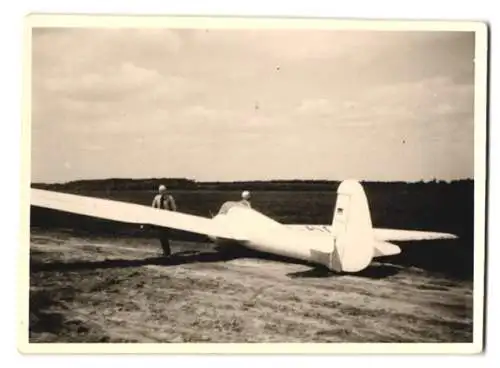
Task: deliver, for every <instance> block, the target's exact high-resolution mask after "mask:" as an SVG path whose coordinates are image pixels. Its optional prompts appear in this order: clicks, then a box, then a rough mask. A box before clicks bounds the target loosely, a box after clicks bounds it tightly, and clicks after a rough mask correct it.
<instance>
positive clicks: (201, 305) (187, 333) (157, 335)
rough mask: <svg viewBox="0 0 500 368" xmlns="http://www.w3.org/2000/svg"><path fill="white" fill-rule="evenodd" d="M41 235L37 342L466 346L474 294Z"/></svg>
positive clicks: (209, 253) (466, 288)
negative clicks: (165, 256) (168, 255)
mask: <svg viewBox="0 0 500 368" xmlns="http://www.w3.org/2000/svg"><path fill="white" fill-rule="evenodd" d="M173 245H174V247H173V250H174V252H175V253H176V254H177V256H175V257H174V258H173V259H172V260H169V261H166V260H163V259H162V258H158V256H160V253H159V252H160V248H159V246H158V244H157V242H156V240H155V239H131V240H130V239H128V240H127V239H110V238H108V239H107V238H91V239H88V238H87V239H85V238H82V237H74V236H72V235H71V234H67V233H55V232H40V233H34V234H33V236H32V241H31V256H32V259H31V298H30V299H31V300H30V307H31V310H30V340H31V341H32V342H104V341H106V342H194V341H207V342H327V341H344V342H345V341H349V342H367V341H372V342H386V341H387V342H395V341H396V342H415V341H418V342H435V341H446V342H459V341H463V342H466V341H471V340H472V283H471V282H470V281H464V280H461V281H458V280H451V279H448V278H445V277H442V276H441V277H440V276H439V275H433V274H431V273H428V272H425V271H423V270H420V269H417V268H411V267H410V268H404V267H402V266H396V265H390V264H378V263H376V264H374V266H373V267H371V268H370V269H368V270H367V272H365V273H363V274H362V275H360V276H351V275H349V276H339V275H334V274H331V273H328V272H326V271H325V270H321V269H314V268H311V267H310V266H308V265H300V264H293V263H288V262H284V261H283V262H281V261H279V260H269V259H259V258H256V259H252V258H247V257H242V258H239V257H236V258H234V259H232V258H233V256H232V255H231V254H229V253H219V252H217V251H215V250H214V249H213V248H212V247H211V246H210V245H209V244H204V245H203V244H196V243H188V242H175V243H173Z"/></svg>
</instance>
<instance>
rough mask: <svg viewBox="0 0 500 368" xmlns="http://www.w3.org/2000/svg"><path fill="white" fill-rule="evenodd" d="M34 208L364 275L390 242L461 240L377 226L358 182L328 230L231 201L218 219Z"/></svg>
mask: <svg viewBox="0 0 500 368" xmlns="http://www.w3.org/2000/svg"><path fill="white" fill-rule="evenodd" d="M31 205H33V206H37V207H43V208H49V209H54V210H59V211H64V212H70V213H76V214H80V215H86V216H91V217H97V218H102V219H107V220H113V221H119V222H125V223H133V224H141V225H142V224H148V225H153V226H158V227H165V228H172V229H177V230H182V231H186V232H191V233H196V234H202V235H205V236H207V237H208V238H209V239H211V240H212V241H213V242H214V243H216V244H226V245H227V244H228V243H229V244H231V245H234V246H238V245H240V246H244V247H247V248H250V249H254V250H257V251H261V252H267V253H272V254H276V255H279V256H285V257H290V258H294V259H300V260H305V261H309V262H312V263H315V264H320V265H324V266H326V267H328V268H329V269H330V270H333V271H337V272H344V273H347V272H352V273H355V272H359V271H362V270H363V269H365V268H366V267H368V266H369V265H370V263H371V261H372V259H373V258H376V257H383V256H389V255H394V254H399V253H400V252H401V249H400V247H399V246H397V245H395V244H392V243H389V241H417V240H433V239H456V238H457V236H456V235H453V234H448V233H438V232H429V231H416V230H396V229H376V228H373V227H372V220H371V215H370V209H369V207H368V200H367V198H366V194H365V192H364V190H363V187H362V186H361V184H360V183H359V182H358V181H355V180H346V181H343V182H342V183H341V184H340V185H339V187H338V189H337V202H336V205H335V209H334V212H333V219H332V223H331V224H329V225H300V224H294V225H288V224H281V223H279V222H277V221H275V220H273V219H272V218H270V217H268V216H266V215H264V214H262V213H260V212H258V211H256V210H255V209H252V208H250V207H248V206H243V205H241V204H240V203H239V202H226V203H224V204H223V205H222V207H221V209H220V211H219V213H218V214H217V215H216V216H215V217H213V218H205V217H201V216H195V215H190V214H184V213H180V212H171V211H165V210H158V209H155V208H151V207H148V206H144V205H139V204H132V203H125V202H119V201H112V200H107V199H98V198H92V197H85V196H79V195H74V194H65V193H59V192H53V191H47V190H40V189H31Z"/></svg>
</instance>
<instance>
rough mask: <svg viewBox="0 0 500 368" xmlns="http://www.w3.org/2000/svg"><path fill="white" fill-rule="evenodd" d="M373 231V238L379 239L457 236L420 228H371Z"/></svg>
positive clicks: (403, 239) (421, 238) (395, 239)
mask: <svg viewBox="0 0 500 368" xmlns="http://www.w3.org/2000/svg"><path fill="white" fill-rule="evenodd" d="M373 232H374V237H375V240H380V241H411V240H414V241H418V240H438V239H457V238H458V237H457V236H456V235H454V234H448V233H438V232H432V231H420V230H399V229H373Z"/></svg>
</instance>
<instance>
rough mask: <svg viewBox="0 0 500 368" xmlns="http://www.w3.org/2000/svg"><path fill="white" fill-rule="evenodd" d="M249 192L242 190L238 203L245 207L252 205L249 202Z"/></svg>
mask: <svg viewBox="0 0 500 368" xmlns="http://www.w3.org/2000/svg"><path fill="white" fill-rule="evenodd" d="M250 197H251V195H250V192H249V191H248V190H245V191H243V193H241V201H240V203H241V204H243V205H245V206H247V207H252V205H251V204H250Z"/></svg>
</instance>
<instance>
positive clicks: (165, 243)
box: [160, 230, 172, 257]
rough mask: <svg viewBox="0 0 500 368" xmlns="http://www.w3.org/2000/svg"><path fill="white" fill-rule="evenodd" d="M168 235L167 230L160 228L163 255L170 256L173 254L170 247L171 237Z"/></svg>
mask: <svg viewBox="0 0 500 368" xmlns="http://www.w3.org/2000/svg"><path fill="white" fill-rule="evenodd" d="M168 235H169V234H168V231H167V230H160V243H161V248H162V249H163V255H164V256H165V257H169V256H170V255H171V254H172V251H171V249H170V239H169V236H168Z"/></svg>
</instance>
